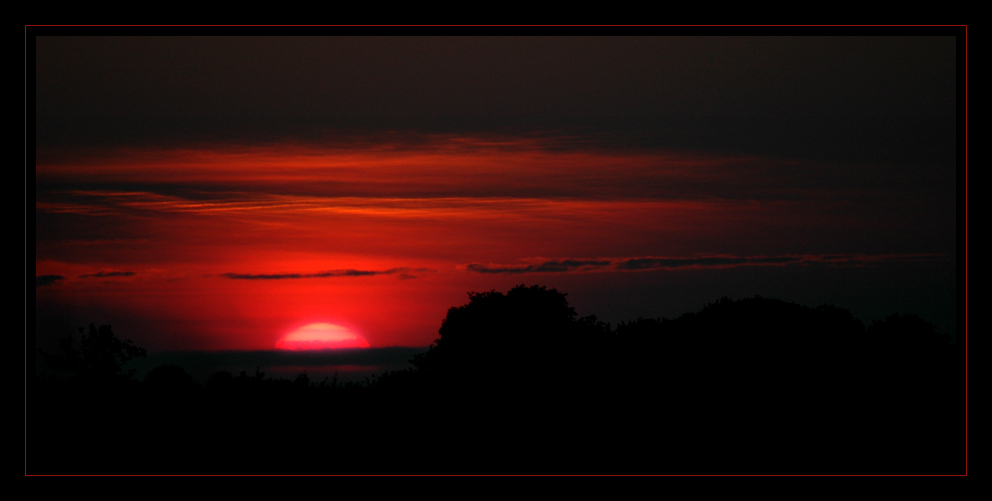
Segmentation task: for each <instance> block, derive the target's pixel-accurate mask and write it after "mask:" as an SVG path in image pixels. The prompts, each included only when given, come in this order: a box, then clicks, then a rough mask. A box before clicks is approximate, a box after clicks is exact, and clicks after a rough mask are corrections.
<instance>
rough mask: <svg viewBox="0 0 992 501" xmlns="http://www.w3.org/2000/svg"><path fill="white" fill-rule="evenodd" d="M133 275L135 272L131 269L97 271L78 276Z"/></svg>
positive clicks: (108, 276)
mask: <svg viewBox="0 0 992 501" xmlns="http://www.w3.org/2000/svg"><path fill="white" fill-rule="evenodd" d="M134 275H135V272H133V271H99V272H96V273H89V274H86V275H79V278H114V277H132V276H134Z"/></svg>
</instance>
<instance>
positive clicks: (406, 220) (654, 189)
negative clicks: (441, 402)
mask: <svg viewBox="0 0 992 501" xmlns="http://www.w3.org/2000/svg"><path fill="white" fill-rule="evenodd" d="M389 140H390V138H389V137H379V138H371V139H369V140H368V141H366V142H365V143H361V144H359V145H358V146H349V145H346V144H341V143H338V144H336V145H334V144H332V145H330V146H327V145H324V146H315V145H305V144H302V145H301V144H273V145H262V146H252V147H244V148H239V147H236V146H231V145H215V146H203V147H201V148H200V149H189V148H185V149H183V148H178V149H172V150H169V149H166V148H149V149H146V150H139V149H134V148H132V149H121V150H114V151H109V152H102V153H101V154H92V152H90V154H88V155H84V154H82V153H80V156H79V157H70V156H65V157H62V158H61V159H59V160H58V161H51V162H47V163H45V162H39V164H38V166H37V181H38V183H39V191H38V196H37V202H36V208H35V210H36V214H37V215H38V225H37V228H38V233H37V246H36V249H37V251H36V259H37V267H36V275H37V276H38V277H40V279H39V282H38V283H39V287H38V288H37V298H38V301H39V303H40V304H42V303H44V304H54V305H58V307H59V308H63V309H64V308H69V309H70V310H71V311H72V312H74V315H76V316H77V317H79V320H73V322H81V323H80V325H85V324H87V323H90V322H97V323H112V324H114V327H115V330H119V331H120V332H121V333H122V334H123V335H126V336H128V337H131V338H133V339H134V341H135V342H136V343H138V344H139V345H141V346H144V347H147V348H149V349H157V350H169V349H184V350H193V349H205V350H229V349H234V350H245V349H271V347H272V346H274V345H275V344H276V343H277V342H280V343H281V342H283V336H284V335H285V334H284V333H285V329H286V327H287V326H288V325H294V324H295V325H298V324H299V322H301V321H302V320H306V319H319V318H334V319H340V321H341V322H343V323H345V324H347V325H349V326H354V328H355V329H360V331H361V334H360V335H357V334H356V336H358V338H357V339H361V341H357V340H349V339H347V336H346V335H345V334H342V333H340V332H338V333H335V332H336V331H335V332H332V331H333V329H331V331H328V332H325V334H328V335H329V336H331V337H332V338H334V336H344V337H340V338H334V341H333V343H343V344H347V343H348V342H354V343H357V344H358V345H361V344H362V343H363V342H365V343H368V344H369V345H371V346H375V347H388V346H411V347H413V346H424V347H426V346H427V345H428V344H430V342H431V341H433V340H434V339H435V338H436V336H437V329H438V327H439V326H440V323H441V320H442V319H443V318H444V315H445V312H446V311H447V309H448V308H450V307H453V306H458V305H460V304H463V303H464V302H465V300H466V293H467V292H469V291H485V290H492V289H501V290H507V289H509V288H510V287H512V286H514V285H518V284H520V283H528V284H535V283H539V284H542V285H547V286H549V287H558V288H559V290H562V291H564V292H573V293H574V294H573V295H572V296H570V299H571V298H575V297H577V295H578V294H577V293H578V292H579V291H580V290H585V291H591V292H593V293H603V292H602V291H606V290H607V289H609V288H610V287H615V288H617V289H622V288H625V287H628V288H629V287H633V288H637V287H647V286H651V287H654V286H655V284H658V283H664V282H665V281H666V280H669V279H671V278H676V277H674V276H673V275H666V276H665V277H664V278H661V277H660V275H658V274H659V273H672V272H670V271H665V270H676V271H675V273H680V274H684V273H686V272H687V271H688V270H698V269H701V270H716V269H731V268H737V267H741V266H751V267H754V266H763V267H766V268H770V267H780V268H782V267H790V266H791V267H793V268H794V269H799V268H801V267H803V266H808V265H809V264H810V263H818V264H817V265H818V266H842V265H844V264H845V263H853V264H854V265H857V263H864V262H879V260H885V259H895V260H903V261H904V260H905V259H909V258H907V257H906V255H905V253H903V254H902V255H900V251H902V248H901V247H899V245H898V244H899V243H900V240H899V239H900V238H902V239H907V240H912V239H914V238H917V237H916V235H924V234H927V233H928V232H929V233H933V232H934V228H938V226H937V225H935V224H933V223H932V222H928V221H927V220H926V219H925V216H926V215H927V214H929V213H930V208H931V202H930V201H928V200H918V199H916V198H912V197H908V196H907V197H905V199H899V198H898V197H896V196H895V195H892V194H887V195H886V196H885V197H878V196H876V193H875V192H873V191H872V189H868V188H865V187H863V186H857V185H854V186H853V188H851V189H848V190H846V191H844V189H842V188H843V185H841V184H838V183H837V182H836V180H835V179H836V178H835V177H832V176H833V175H834V172H836V166H830V165H822V164H812V163H805V164H802V165H800V164H798V163H797V162H794V161H781V160H769V159H755V158H750V157H734V156H719V155H713V154H703V153H693V152H669V151H665V152H645V151H612V150H603V149H596V148H592V147H579V146H576V147H571V148H566V146H568V145H567V144H561V143H556V142H554V141H551V140H549V141H544V142H542V141H540V140H536V139H533V138H525V139H520V138H512V137H509V138H504V139H502V140H493V139H492V138H488V139H485V138H477V137H471V136H464V137H455V136H444V137H428V138H426V139H425V140H424V141H420V142H417V141H412V142H409V143H403V144H390V143H389ZM376 141H378V143H376ZM799 168H802V169H805V171H806V172H811V173H812V174H810V175H809V177H808V178H804V183H805V184H802V183H794V182H791V181H789V180H790V179H792V178H791V177H790V176H794V173H795V171H796V170H797V169H799ZM816 176H820V177H822V178H823V179H827V180H829V181H830V182H828V183H824V184H823V186H822V187H818V186H817V185H816V183H812V182H808V179H814V180H815V179H818V178H817V177H816ZM841 195H843V196H841ZM879 200H881V201H882V202H879ZM883 202H884V203H891V204H892V205H891V206H885V210H875V209H876V208H877V207H879V206H880V205H879V204H882V203H883ZM893 207H895V208H897V209H894V208H893ZM919 207H925V208H926V210H920V209H919ZM905 213H918V214H922V215H923V216H924V218H916V219H913V218H905V217H899V218H896V219H891V218H888V216H887V215H888V214H900V215H901V214H905ZM810 228H815V230H816V231H815V232H814V231H810ZM864 235H869V236H871V237H872V238H871V239H868V240H865V239H864V238H863V237H862V236H864ZM885 235H887V237H886V238H882V237H883V236H885ZM886 239H887V240H886ZM875 242H883V243H885V246H884V247H883V246H881V245H877V244H876V243H875ZM889 242H894V243H893V244H890V243H889ZM927 252H930V251H929V250H928V249H925V248H923V249H920V250H916V253H915V254H913V255H915V256H917V257H915V258H914V257H912V256H910V258H912V259H919V258H920V257H919V256H923V255H924V254H926V253H927ZM890 255H891V257H885V256H890ZM880 256H881V257H880ZM924 257H925V256H924ZM928 259H929V258H928ZM45 277H48V278H45ZM41 279H44V280H41ZM637 284H641V285H637ZM754 291H755V292H763V293H765V294H769V295H770V294H774V292H764V290H763V289H754ZM724 293H725V291H723V290H717V291H713V292H712V294H713V295H715V296H716V297H719V295H720V294H724ZM699 295H700V296H702V297H701V298H700V299H699V301H700V302H702V301H708V300H712V299H714V297H710V293H707V294H702V293H700V294H699ZM700 304H701V303H699V304H689V305H687V306H685V307H686V308H688V307H697V306H699V305H700ZM680 308H681V307H680ZM581 313H583V314H594V313H595V314H603V313H604V312H603V311H602V310H599V309H586V310H584V311H581ZM638 314H643V315H648V316H654V315H657V313H652V312H644V313H638ZM624 315H625V316H626V315H627V314H626V313H624ZM615 320H628V318H618V319H615ZM76 327H78V325H77V326H76ZM317 332H322V331H321V330H320V329H317ZM300 335H301V336H302V334H300ZM305 337H306V336H303V338H305ZM303 338H300V339H298V340H295V341H294V342H299V343H314V344H313V345H314V346H318V345H320V343H321V342H325V341H326V342H327V343H331V344H333V343H332V341H331V340H325V341H319V340H317V339H311V340H309V341H306V340H304V339H303ZM294 339H295V338H294ZM287 346H288V345H287ZM300 346H302V345H300ZM356 347H358V346H356ZM290 349H302V348H300V347H296V348H290Z"/></svg>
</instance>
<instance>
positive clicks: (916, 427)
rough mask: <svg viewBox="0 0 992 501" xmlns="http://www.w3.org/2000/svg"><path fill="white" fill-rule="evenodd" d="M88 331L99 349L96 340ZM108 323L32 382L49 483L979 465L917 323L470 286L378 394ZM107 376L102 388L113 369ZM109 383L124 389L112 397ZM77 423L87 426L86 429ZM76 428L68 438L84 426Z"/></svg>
mask: <svg viewBox="0 0 992 501" xmlns="http://www.w3.org/2000/svg"><path fill="white" fill-rule="evenodd" d="M87 340H88V341H87ZM139 350H140V349H138V348H136V347H134V346H133V345H131V344H130V343H129V342H124V341H120V340H118V339H117V338H116V337H115V336H113V334H112V332H111V331H110V327H109V326H106V328H105V329H104V328H103V327H101V328H100V329H96V328H95V327H93V326H91V328H90V335H89V336H88V337H84V342H83V349H82V350H81V351H77V350H75V349H74V348H73V345H72V342H71V341H70V340H67V341H66V342H65V343H64V344H63V353H62V354H58V355H51V354H45V358H46V360H49V361H50V362H51V363H53V364H56V365H57V364H63V365H62V366H63V367H64V368H65V369H66V370H68V371H70V372H71V373H73V374H76V377H75V378H73V379H72V380H70V381H63V382H60V381H58V380H51V379H32V380H30V381H29V383H30V385H29V394H28V396H29V399H28V419H29V421H28V471H29V473H332V474H333V473H345V474H348V473H508V474H514V473H644V474H652V473H668V474H686V473H794V474H808V473H829V474H853V473H868V474H880V473H891V474H910V473H933V474H941V473H944V474H950V473H961V472H962V471H963V464H964V442H965V433H964V418H965V415H964V398H965V395H964V378H965V374H964V366H963V363H962V361H963V352H962V351H961V347H960V346H958V345H956V344H952V343H950V338H949V337H948V336H946V335H940V334H938V333H937V332H936V330H935V329H934V327H933V325H931V324H929V323H927V322H926V321H924V320H923V319H920V318H919V317H916V316H913V315H892V316H890V317H888V318H886V319H884V320H880V321H875V322H873V323H872V324H871V325H870V326H868V327H867V328H866V327H865V325H864V324H862V323H861V322H860V321H859V320H857V319H856V318H854V317H853V316H852V315H851V314H850V313H849V312H848V311H847V310H844V309H842V308H837V307H833V306H826V305H824V306H820V307H816V308H811V307H806V306H801V305H797V304H794V303H788V302H784V301H780V300H776V299H766V298H761V297H753V298H746V299H741V300H731V299H728V298H724V299H721V300H719V301H717V302H715V303H712V304H709V305H707V306H705V307H704V308H703V309H701V310H700V311H698V312H694V313H686V314H684V315H681V316H679V317H678V318H675V319H637V320H633V321H630V322H624V323H621V324H619V325H617V326H616V327H611V326H610V325H608V324H605V323H603V322H599V321H598V320H597V319H596V318H595V317H592V316H590V317H582V318H580V317H578V316H577V314H576V312H575V310H574V308H572V307H570V306H569V304H568V301H567V297H566V295H565V294H563V293H560V292H558V291H556V290H555V289H548V288H546V287H541V286H530V287H528V286H523V285H521V286H518V287H515V288H513V289H511V290H509V291H508V292H506V293H505V294H504V293H501V292H497V291H489V292H482V293H470V294H469V302H468V303H467V304H465V305H462V306H457V307H453V308H451V309H450V310H449V311H448V314H447V316H446V317H445V319H444V320H443V321H442V323H441V328H440V330H439V338H438V339H437V340H436V341H435V342H434V344H433V345H432V346H431V347H430V348H429V349H428V350H427V351H426V352H425V353H424V354H422V355H419V356H417V357H416V358H415V359H414V360H412V361H411V362H412V364H413V366H414V368H412V369H409V370H406V371H399V372H392V373H388V374H383V375H381V376H379V377H377V378H373V379H370V380H369V381H367V382H366V383H364V384H355V383H349V384H338V383H337V381H336V380H333V381H322V382H316V381H311V380H310V378H309V377H307V376H306V374H301V375H300V376H298V377H297V378H295V379H294V380H276V379H271V378H266V377H265V374H264V373H263V372H262V371H261V368H258V369H256V370H255V373H254V374H253V375H249V374H247V373H245V372H242V373H241V374H240V375H239V376H234V375H233V374H231V373H228V372H218V373H215V374H214V375H213V376H212V377H211V378H210V379H209V380H208V382H207V384H206V385H199V384H197V383H195V382H194V381H193V380H192V378H191V377H189V375H188V374H187V373H186V372H185V371H184V370H183V369H182V368H181V367H177V366H161V367H158V368H156V369H154V370H152V371H151V372H150V373H149V374H148V376H147V377H146V378H145V380H144V382H137V381H134V380H133V379H132V377H131V375H129V374H128V372H127V371H126V370H124V369H123V367H124V366H125V364H126V362H127V360H128V359H129V358H130V357H133V356H138V355H140V354H142V353H143V351H139ZM97 375H99V377H97ZM109 381H114V383H113V384H111V383H109ZM67 416H72V417H71V420H69V421H67ZM67 423H69V425H70V426H69V427H67Z"/></svg>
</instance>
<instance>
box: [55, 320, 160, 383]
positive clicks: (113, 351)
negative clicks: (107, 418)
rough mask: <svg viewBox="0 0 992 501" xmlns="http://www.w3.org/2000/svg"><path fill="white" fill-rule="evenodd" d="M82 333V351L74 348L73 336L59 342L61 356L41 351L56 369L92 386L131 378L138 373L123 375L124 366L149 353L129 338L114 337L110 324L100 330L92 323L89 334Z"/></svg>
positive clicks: (132, 372) (125, 373) (131, 370)
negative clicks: (88, 382) (90, 383)
mask: <svg viewBox="0 0 992 501" xmlns="http://www.w3.org/2000/svg"><path fill="white" fill-rule="evenodd" d="M79 332H80V334H81V339H80V342H79V344H80V349H79V350H76V348H75V347H74V344H75V343H74V339H73V337H72V335H71V334H70V335H69V336H67V337H65V338H63V339H61V340H60V341H59V348H60V351H61V353H59V354H57V355H52V354H48V353H45V352H44V351H42V350H38V351H39V353H40V354H41V355H42V357H43V358H44V359H45V361H46V362H47V363H48V364H49V365H51V366H52V367H53V368H54V369H56V370H60V371H65V372H69V373H72V374H75V375H76V376H77V377H79V378H81V379H83V380H87V381H90V382H92V383H109V382H112V381H116V380H128V379H130V378H131V377H133V376H134V372H135V370H134V369H130V370H128V371H127V372H124V365H125V364H127V363H128V362H129V361H131V360H133V359H135V358H138V357H144V356H145V354H146V350H145V349H144V348H139V347H137V346H135V345H134V343H132V342H131V340H130V339H125V340H121V339H119V338H118V337H117V336H115V335H114V333H113V331H112V330H111V326H109V325H101V326H100V327H99V328H97V327H96V325H94V324H90V328H89V334H88V335H87V334H86V333H84V331H83V328H82V327H80V328H79Z"/></svg>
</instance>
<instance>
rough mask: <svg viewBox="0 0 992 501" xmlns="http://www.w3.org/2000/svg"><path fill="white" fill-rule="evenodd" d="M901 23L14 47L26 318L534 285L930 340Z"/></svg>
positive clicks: (950, 101) (922, 169)
mask: <svg viewBox="0 0 992 501" xmlns="http://www.w3.org/2000/svg"><path fill="white" fill-rule="evenodd" d="M863 31H866V32H867V31H868V30H863ZM874 31H875V32H876V33H882V34H885V33H886V32H888V33H889V35H904V34H907V33H909V32H908V31H906V30H898V29H877V30H874ZM917 31H919V30H917ZM929 31H930V32H931V33H934V32H936V33H937V34H939V35H941V36H918V35H917V34H915V33H913V34H912V36H788V37H786V36H746V37H721V36H695V37H667V36H654V37H567V38H566V37H513V38H499V37H464V38H462V37H458V38H449V37H226V36H220V37H197V36H177V37H171V36H170V37H158V36H141V37H117V36H109V37H104V36H82V37H81V36H39V37H37V39H36V46H35V48H36V54H35V56H36V57H35V70H36V73H35V74H34V77H35V81H34V83H35V88H34V90H35V94H36V95H35V97H36V100H35V111H36V114H35V120H36V140H37V142H36V153H37V166H36V179H35V181H36V183H37V188H36V196H37V202H38V206H37V207H36V210H35V215H36V218H37V223H36V225H37V226H36V230H37V242H36V243H37V248H38V249H37V254H36V259H37V261H38V269H37V273H36V275H37V276H38V277H39V278H38V279H37V283H38V286H39V289H38V293H37V300H38V303H39V315H40V317H39V318H42V317H44V318H54V317H59V318H63V317H64V318H67V319H68V320H66V322H68V323H72V322H80V325H83V323H89V322H91V321H97V322H104V323H111V322H116V323H117V324H123V325H124V326H127V327H130V328H132V329H134V330H142V329H143V330H144V331H145V332H149V333H148V334H143V335H144V336H145V339H144V341H145V343H146V344H147V345H150V346H152V347H153V348H156V347H157V348H159V349H184V348H189V349H194V348H195V349H206V348H217V349H236V348H238V346H235V345H234V344H236V343H234V342H233V341H230V340H231V339H234V338H235V337H236V336H237V334H236V332H239V329H237V328H235V327H232V326H233V325H243V326H251V328H252V329H255V330H256V331H259V330H261V331H265V330H266V329H268V331H266V332H267V333H266V334H264V335H261V334H255V335H253V336H254V337H251V339H252V342H250V343H248V344H247V345H245V346H244V349H262V348H264V347H265V346H268V345H269V343H270V340H271V342H272V343H274V340H275V338H278V336H279V335H280V334H279V333H280V332H282V331H284V330H285V329H287V328H289V326H290V324H292V325H297V324H299V323H305V322H307V321H311V319H312V320H313V321H316V320H321V321H335V322H338V321H339V323H343V324H347V325H349V326H350V327H353V328H354V329H355V330H356V331H360V332H363V334H364V335H365V336H366V337H367V338H368V339H369V341H370V342H371V343H372V345H373V346H417V345H426V343H429V342H430V341H431V340H432V339H433V337H436V329H437V327H438V326H439V325H440V320H441V319H442V318H443V316H444V312H445V311H446V309H447V308H448V307H450V306H455V305H457V304H462V303H464V301H465V299H466V298H465V296H464V294H465V293H466V292H468V290H489V289H494V288H495V289H503V290H505V289H506V288H508V287H509V286H512V285H514V284H516V283H528V284H531V283H541V284H546V285H550V286H556V287H558V288H559V289H560V290H563V291H566V292H569V293H570V295H569V298H570V300H571V301H573V304H574V305H576V306H577V308H578V309H579V311H580V313H581V314H593V313H594V314H598V315H600V316H601V317H604V318H605V319H607V320H609V321H613V322H617V321H621V320H628V319H631V318H635V317H637V316H645V317H654V316H674V315H677V314H679V313H682V312H685V311H690V310H694V309H698V307H700V306H702V305H703V304H705V303H706V302H709V301H713V300H716V299H718V298H719V297H720V296H722V295H730V296H732V297H741V296H744V295H751V294H761V295H765V296H771V297H780V298H782V299H786V300H790V301H798V302H803V303H805V304H809V305H818V304H821V303H823V302H829V303H834V304H837V305H838V306H841V307H845V308H849V309H851V310H852V311H853V312H854V313H855V314H856V315H858V316H859V317H861V318H862V319H864V320H866V321H867V320H870V319H875V318H881V317H882V316H884V315H885V314H888V313H894V312H895V311H896V310H898V311H900V312H916V313H919V314H921V315H923V316H924V317H929V318H930V319H931V320H933V321H935V322H937V323H938V324H939V325H940V326H941V328H942V329H943V330H945V331H949V330H952V329H954V326H955V325H956V323H955V322H956V320H955V305H956V301H957V300H956V278H955V276H956V273H957V271H956V270H957V267H956V253H957V249H958V247H957V243H956V238H957V231H956V230H957V225H958V218H957V215H956V210H957V207H958V203H959V198H958V197H959V195H958V190H959V189H961V188H962V187H961V186H958V182H957V179H958V178H957V174H958V172H959V165H958V164H957V161H956V160H957V157H956V155H957V137H958V135H959V133H960V132H961V131H959V130H958V129H957V123H958V120H959V118H960V116H959V115H958V112H959V109H960V107H961V106H962V105H963V103H962V102H961V101H960V99H961V95H960V94H959V87H960V82H959V80H958V78H959V76H960V73H959V71H960V65H961V64H962V61H961V60H960V59H959V54H960V53H961V52H960V48H959V44H961V43H962V40H963V39H962V38H957V37H955V35H961V34H963V31H962V30H960V29H937V30H934V29H931V30H929ZM848 33H849V34H850V33H851V31H850V30H848ZM702 34H703V35H706V33H705V31H704V32H703V33H702ZM29 104H30V103H29ZM198 211H199V212H198ZM221 214H223V215H221ZM314 218H317V219H314ZM275 228H280V229H279V230H278V231H279V232H283V231H284V232H285V233H276V231H277V230H276V229H275ZM201 232H202V234H201ZM276 241H278V242H281V243H282V244H280V245H277V244H275V243H274V242H276ZM839 263H843V264H839ZM58 277H61V278H58ZM247 282H251V284H250V285H246V283H247ZM263 282H264V283H263ZM277 282H278V284H279V285H278V286H276V285H275V283H277ZM290 283H292V284H293V285H292V286H290V285H287V284H290ZM170 284H171V285H170ZM176 284H182V285H176ZM300 284H303V285H300ZM341 284H347V285H341ZM272 287H278V288H279V289H278V292H275V291H273V289H272ZM289 287H302V288H289ZM249 288H250V289H251V291H252V292H251V293H252V296H251V297H252V300H251V301H256V302H261V303H265V301H269V303H265V304H260V305H256V306H255V307H247V306H244V305H245V301H246V300H245V299H239V297H240V296H239V294H242V293H244V292H243V291H244V290H246V289H249ZM267 291H273V292H271V295H272V296H271V298H275V297H283V296H287V295H290V296H292V295H299V297H306V298H310V297H314V296H319V297H325V298H329V299H328V300H327V302H325V303H324V306H323V307H321V306H319V305H317V304H316V303H315V305H314V306H312V307H309V308H302V307H300V308H302V309H293V311H292V312H287V313H284V314H283V313H275V312H277V311H283V310H284V309H286V308H289V307H288V306H285V305H284V304H283V303H282V302H279V301H285V299H280V300H275V299H271V298H269V296H266V295H265V294H270V292H267ZM376 291H378V292H376ZM190 294H196V295H198V297H200V298H201V301H200V303H198V304H202V303H203V302H208V303H210V304H216V305H217V306H216V308H211V309H210V311H202V312H201V311H199V310H198V311H197V312H196V313H195V314H193V313H191V312H192V310H194V309H197V308H199V306H197V307H196V308H194V307H192V306H191V305H190V303H186V302H184V301H182V300H179V299H175V298H177V297H188V296H189V295H190ZM373 297H374V298H377V299H376V302H380V303H381V304H378V305H377V306H376V307H372V306H369V304H370V303H371V302H372V299H371V298H373ZM411 297H416V298H417V300H412V299H410V298H411ZM164 298H165V299H164ZM168 298H172V299H168ZM266 298H269V299H266ZM334 298H337V299H334ZM356 298H357V299H356ZM272 301H275V302H272ZM349 301H360V302H361V304H360V305H359V304H358V303H352V302H349ZM300 303H307V301H306V300H297V301H293V308H296V307H297V306H298V304H300ZM150 305H157V308H158V309H156V307H152V306H150ZM322 308H323V309H322ZM376 308H379V310H380V311H381V310H385V311H389V312H390V313H389V315H388V316H390V317H396V316H397V315H398V316H400V317H403V318H404V319H408V320H409V321H408V322H406V321H404V322H400V321H392V322H385V321H379V320H375V318H376V317H377V315H376V311H377V310H376ZM290 309H292V308H290ZM260 310H264V311H266V312H267V313H266V314H265V315H261V314H255V312H256V311H260ZM56 312H57V314H56ZM178 312H183V313H178ZM60 315H61V316H60ZM98 315H104V316H106V317H112V316H113V317H117V318H98V319H95V318H86V317H93V316H98ZM294 315H296V316H294ZM378 316H379V317H381V316H382V314H379V315H378ZM304 317H305V318H304ZM219 319H221V320H219ZM156 322H157V323H158V324H157V325H159V326H161V323H162V322H166V323H170V325H172V326H173V327H175V326H178V325H182V326H184V329H185V330H184V332H185V333H184V334H183V335H181V336H178V337H176V336H175V335H173V334H166V333H165V332H164V331H167V330H169V329H166V328H165V327H152V325H153V324H156ZM244 328H246V329H247V328H248V327H244ZM222 331H223V332H222ZM170 332H172V331H170ZM168 336H173V337H168ZM139 337H140V336H139ZM166 338H168V340H166Z"/></svg>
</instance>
